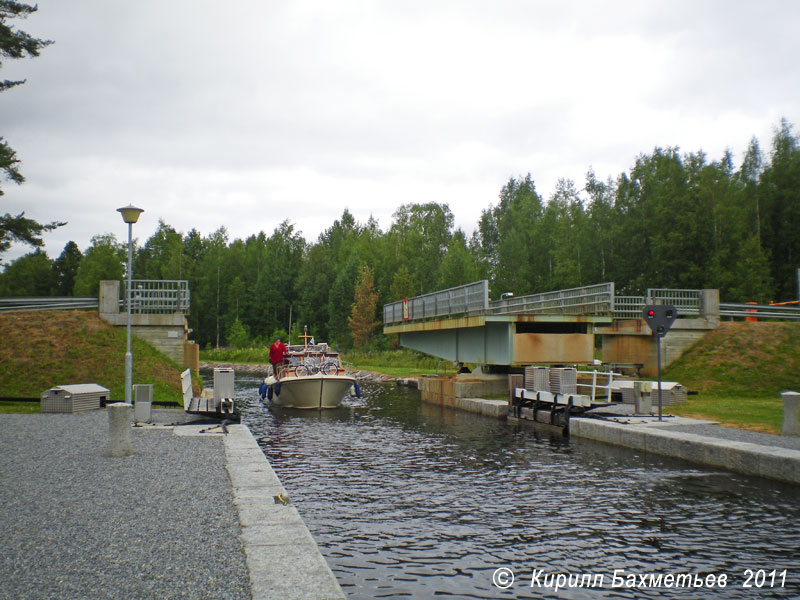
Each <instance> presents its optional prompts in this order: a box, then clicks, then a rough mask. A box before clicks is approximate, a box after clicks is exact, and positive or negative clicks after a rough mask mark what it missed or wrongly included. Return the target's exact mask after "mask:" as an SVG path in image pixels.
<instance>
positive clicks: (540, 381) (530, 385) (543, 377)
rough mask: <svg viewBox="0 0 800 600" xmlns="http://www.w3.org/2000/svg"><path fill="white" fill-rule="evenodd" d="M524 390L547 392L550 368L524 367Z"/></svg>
mask: <svg viewBox="0 0 800 600" xmlns="http://www.w3.org/2000/svg"><path fill="white" fill-rule="evenodd" d="M525 389H526V390H528V391H529V392H549V391H550V368H549V367H525Z"/></svg>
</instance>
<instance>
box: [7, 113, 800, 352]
mask: <svg viewBox="0 0 800 600" xmlns="http://www.w3.org/2000/svg"><path fill="white" fill-rule="evenodd" d="M125 262H126V245H125V244H124V243H121V242H120V241H118V240H117V239H116V238H115V237H114V236H113V235H111V234H104V235H98V236H95V237H94V238H92V240H91V245H90V246H89V247H88V248H87V249H86V250H85V251H84V252H81V251H80V249H79V248H78V246H77V245H76V244H75V243H74V242H69V243H68V244H67V245H66V247H65V248H64V250H63V252H62V253H61V254H60V256H58V257H57V258H56V259H54V260H51V259H50V258H49V257H48V256H47V255H46V254H45V253H44V252H43V251H42V250H41V249H37V250H35V251H34V252H32V253H30V254H27V255H25V256H23V257H21V258H19V259H17V260H15V261H13V262H12V263H10V264H8V265H7V266H6V268H5V270H4V272H3V273H2V274H0V296H49V295H76V296H84V295H86V296H88V295H95V294H97V290H98V285H99V281H100V280H102V279H119V280H122V279H123V275H124V269H125ZM798 267H800V144H799V143H798V137H796V136H795V135H794V133H793V131H792V126H791V125H790V124H789V123H787V122H786V121H785V120H784V121H781V123H780V124H779V125H778V127H777V128H776V130H775V134H774V137H773V139H772V145H771V148H770V150H769V152H768V153H767V156H764V153H763V152H762V151H761V149H760V147H759V144H758V141H757V140H756V139H755V138H754V139H753V140H752V141H751V143H750V145H749V147H748V150H747V152H746V153H745V155H744V159H743V161H742V163H741V164H740V165H738V166H735V165H734V164H733V159H732V156H731V154H730V153H729V152H726V153H725V154H724V155H723V156H722V157H721V158H720V159H719V160H716V161H710V160H709V159H708V158H707V157H706V155H705V154H704V153H702V152H696V153H684V154H682V153H681V152H680V151H679V149H678V148H655V149H654V150H653V151H652V152H651V153H649V154H641V155H639V156H638V157H637V158H636V159H635V163H634V165H633V167H632V168H631V169H630V171H629V172H626V173H622V174H620V175H619V176H618V177H617V178H616V179H611V178H608V179H607V180H605V181H600V180H599V179H598V178H597V177H596V175H595V174H594V172H592V171H591V170H590V171H589V173H587V176H586V181H585V184H584V186H583V188H581V189H578V187H577V185H576V184H575V183H574V182H572V181H570V180H560V181H559V182H558V184H557V185H556V189H555V191H554V192H553V193H552V194H551V196H550V197H549V198H548V199H545V198H543V197H542V196H541V195H540V194H539V193H538V192H537V190H536V186H535V183H534V180H533V177H532V176H531V175H530V174H528V175H525V176H520V177H511V178H510V179H509V180H508V182H507V183H506V184H505V185H504V186H503V187H502V189H501V190H500V192H499V196H498V199H497V201H496V203H492V204H489V205H488V206H487V208H486V209H484V210H483V211H482V214H481V217H480V219H479V222H478V223H477V225H476V228H475V230H474V231H473V232H472V233H471V234H470V235H467V234H466V233H465V232H464V231H462V230H460V229H456V228H454V218H453V213H452V212H451V210H450V208H449V206H448V205H447V204H443V203H441V204H440V203H433V202H431V203H425V204H416V203H409V204H404V205H402V206H400V207H399V208H398V209H397V210H396V211H395V213H394V215H393V219H392V223H391V225H390V226H389V227H388V229H386V230H385V231H384V230H381V228H380V227H379V226H378V223H377V222H376V221H375V220H374V219H373V218H372V217H370V218H369V219H368V220H367V221H366V222H363V223H362V222H358V221H357V220H356V219H355V218H354V217H353V215H352V214H351V213H350V211H349V210H347V209H345V210H344V211H343V213H342V215H341V217H340V218H338V219H336V220H335V221H334V222H333V223H332V224H331V226H330V227H328V228H327V229H326V230H325V231H324V232H323V233H322V234H320V236H319V237H318V239H317V240H316V241H314V242H308V241H306V240H305V239H304V237H303V236H302V235H301V232H299V231H297V230H296V229H295V226H294V224H292V223H291V222H290V221H288V220H286V221H284V222H283V223H281V224H280V225H279V226H278V227H276V228H275V230H274V231H272V233H271V234H267V233H265V232H264V231H261V232H259V233H254V234H253V235H250V236H249V237H247V238H246V239H244V240H242V239H233V240H231V239H230V238H229V235H228V233H227V231H226V229H225V228H224V227H220V228H219V229H218V230H217V231H215V232H213V233H211V234H209V235H206V236H203V235H201V234H200V233H199V232H198V231H197V230H194V229H193V230H191V231H189V232H188V233H185V234H184V233H181V232H178V231H176V230H175V229H174V228H173V227H171V226H170V225H169V224H167V223H165V222H164V221H163V220H162V221H159V225H158V228H157V230H156V232H155V233H154V234H153V235H152V236H151V237H150V238H149V239H147V240H146V241H145V242H144V243H143V244H137V246H136V248H135V255H134V271H133V272H134V277H135V278H137V279H186V280H188V281H189V288H190V292H191V309H190V313H189V315H188V317H187V318H188V321H189V326H190V327H191V328H192V329H193V336H194V338H195V339H196V341H198V342H199V343H200V344H201V345H202V346H206V345H209V344H210V345H212V346H216V345H237V346H242V345H248V344H253V343H261V344H265V343H267V340H268V339H269V338H270V337H271V336H272V335H273V334H274V333H276V332H283V333H286V332H287V331H288V330H289V328H290V327H293V328H295V335H297V333H298V332H297V329H296V328H297V327H299V326H301V325H308V327H309V331H310V332H311V333H312V334H313V335H315V336H316V338H317V339H325V340H327V341H329V342H332V343H336V344H338V345H340V346H341V347H349V346H351V345H353V344H354V343H356V344H358V345H364V344H385V343H387V342H386V340H384V339H383V336H380V335H377V334H376V332H377V331H379V328H377V327H376V324H377V323H378V322H379V321H380V318H381V313H380V307H381V306H382V305H383V304H384V303H388V302H392V301H395V300H399V299H403V298H408V297H411V296H415V295H419V294H424V293H427V292H432V291H435V290H439V289H445V288H448V287H453V286H457V285H462V284H465V283H470V282H473V281H477V280H480V279H488V280H489V282H490V289H491V295H492V297H494V298H496V297H499V295H500V294H501V293H503V292H514V293H515V294H516V295H518V296H519V295H524V294H530V293H535V292H541V291H550V290H557V289H564V288H570V287H578V286H582V285H590V284H594V283H600V282H606V281H613V282H615V283H616V286H617V287H616V289H617V293H618V294H630V295H638V294H643V293H644V290H645V289H646V288H647V287H665V288H719V289H720V295H721V297H722V299H723V300H724V301H729V302H748V301H753V302H768V301H771V300H790V299H795V298H796V294H797V290H796V287H795V286H796V278H795V273H796V269H797V268H798ZM354 306H355V307H356V308H355V310H354V308H353V307H354ZM370 313H371V314H370ZM290 322H291V325H290Z"/></svg>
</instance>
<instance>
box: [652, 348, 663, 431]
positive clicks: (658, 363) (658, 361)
mask: <svg viewBox="0 0 800 600" xmlns="http://www.w3.org/2000/svg"><path fill="white" fill-rule="evenodd" d="M653 337H655V338H656V369H657V370H658V420H659V421H662V420H663V419H662V416H661V336H660V335H658V334H657V333H655V334H653Z"/></svg>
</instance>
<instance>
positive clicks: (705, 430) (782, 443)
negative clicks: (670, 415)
mask: <svg viewBox="0 0 800 600" xmlns="http://www.w3.org/2000/svg"><path fill="white" fill-rule="evenodd" d="M669 431H680V432H683V433H694V434H696V435H702V436H705V437H710V438H719V439H724V440H729V441H732V442H748V443H750V444H759V445H761V446H771V447H773V448H789V449H790V450H800V437H789V436H785V435H775V434H773V433H758V432H757V431H745V430H744V429H736V428H734V427H722V426H720V425H675V426H672V427H670V428H669Z"/></svg>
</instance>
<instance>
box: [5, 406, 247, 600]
mask: <svg viewBox="0 0 800 600" xmlns="http://www.w3.org/2000/svg"><path fill="white" fill-rule="evenodd" d="M107 440H108V416H107V413H106V412H105V411H91V412H87V413H82V414H77V415H66V414H32V415H10V414H9V415H0V455H1V456H2V460H1V461H0V482H2V484H1V485H0V540H2V551H0V582H1V583H0V598H25V599H28V598H37V599H45V598H58V599H70V598H81V599H84V598H85V599H90V598H91V599H93V598H120V599H122V598H124V599H126V600H129V599H133V598H159V599H161V598H250V589H249V579H248V573H247V567H246V564H245V556H244V551H243V548H242V543H241V541H240V539H239V533H240V527H239V521H238V516H237V513H236V510H235V507H234V505H233V497H232V491H231V485H230V481H229V479H228V475H227V471H226V469H225V451H224V448H223V442H222V439H221V438H219V437H216V438H215V437H206V438H203V437H177V436H175V435H174V434H173V433H172V431H171V430H156V429H147V430H144V429H138V428H135V429H134V430H133V435H132V445H133V451H134V454H133V456H128V457H122V458H110V457H106V456H104V453H105V451H106V447H107Z"/></svg>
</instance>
